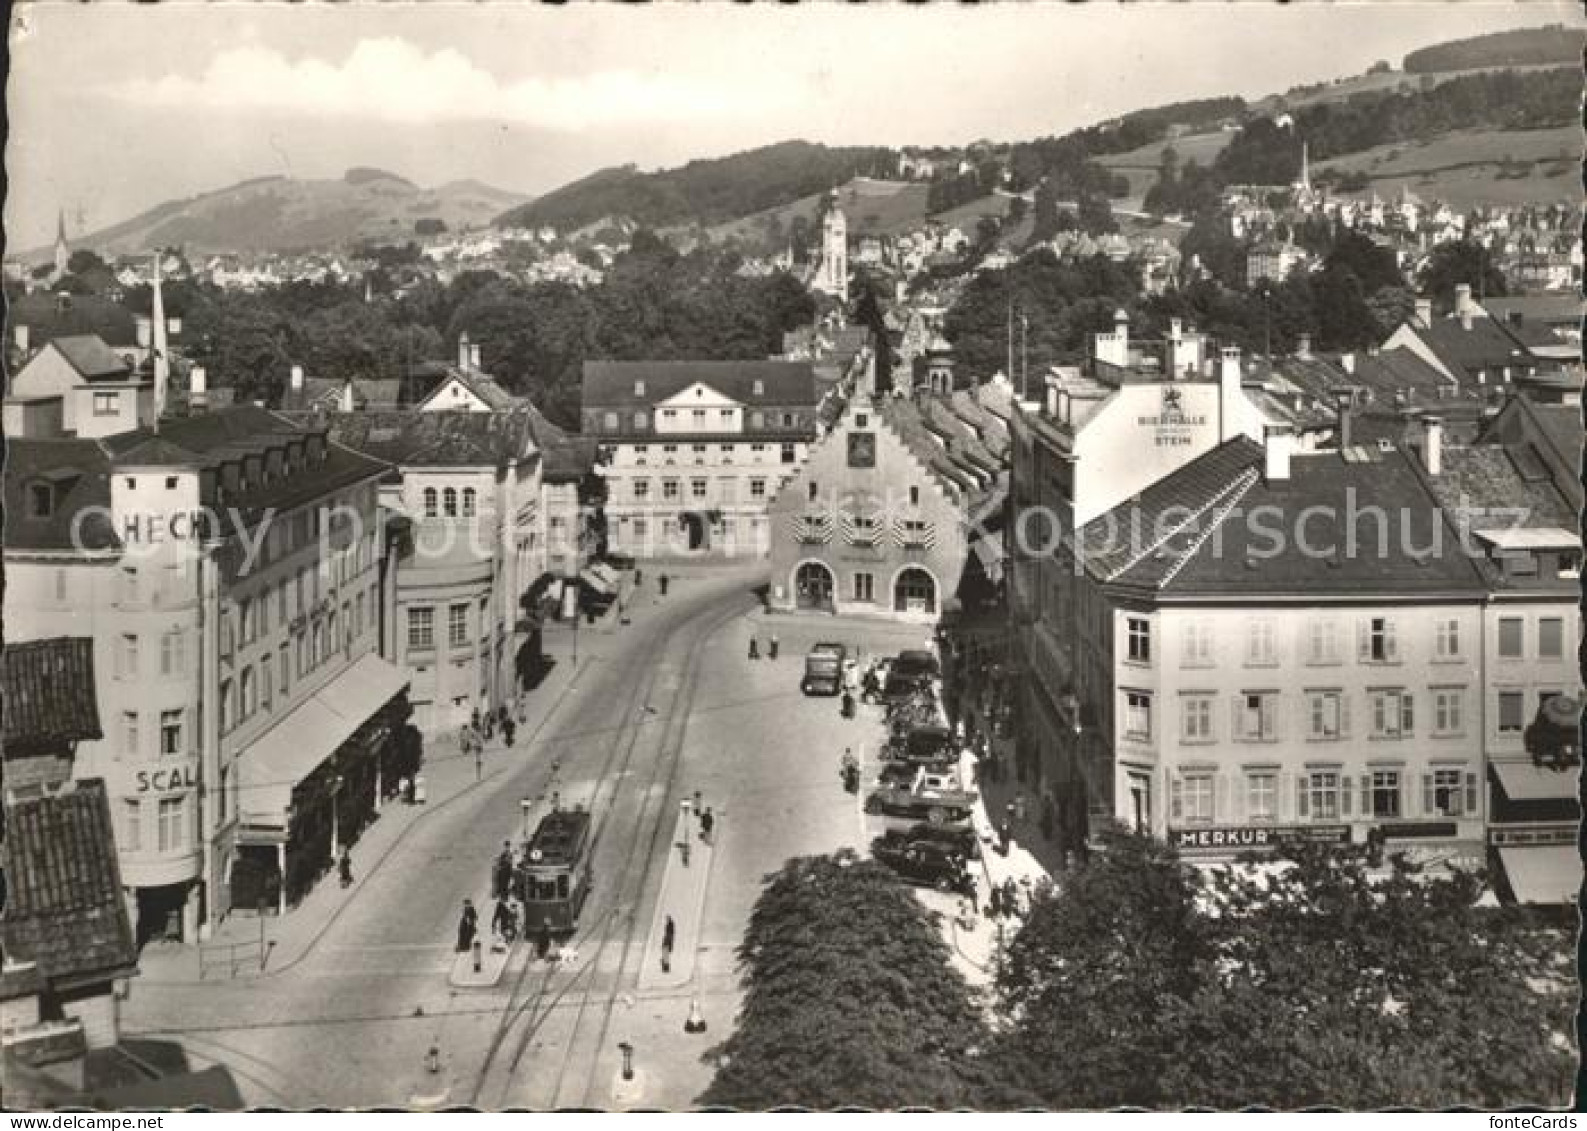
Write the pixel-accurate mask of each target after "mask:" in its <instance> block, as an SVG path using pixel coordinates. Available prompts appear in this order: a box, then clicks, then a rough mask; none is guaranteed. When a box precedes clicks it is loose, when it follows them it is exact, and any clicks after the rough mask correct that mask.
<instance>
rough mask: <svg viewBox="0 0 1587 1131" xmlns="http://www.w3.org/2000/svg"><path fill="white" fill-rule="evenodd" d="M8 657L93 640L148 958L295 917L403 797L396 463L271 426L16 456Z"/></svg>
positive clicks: (191, 422) (222, 424) (64, 445)
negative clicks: (351, 845)
mask: <svg viewBox="0 0 1587 1131" xmlns="http://www.w3.org/2000/svg"><path fill="white" fill-rule="evenodd" d="M7 455H8V460H9V466H8V468H7V475H6V478H5V567H6V577H7V582H8V584H7V587H6V593H5V620H6V635H7V637H8V642H10V641H18V640H21V641H27V640H39V639H44V638H47V637H56V636H60V635H62V634H63V633H65V634H68V635H74V636H81V637H91V638H92V640H93V660H94V671H95V675H96V678H95V687H96V689H97V699H98V714H99V718H100V720H101V723H102V727H103V732H104V737H103V738H101V739H98V740H93V739H86V738H85V739H84V740H82V741H80V742H79V745H78V747H77V750H76V757H75V764H74V766H73V773H74V775H75V776H77V777H79V778H84V777H95V778H102V779H103V780H104V782H105V788H106V790H107V792H108V794H109V797H110V802H111V809H112V813H113V815H114V821H115V825H116V830H117V836H116V843H117V845H118V849H119V857H120V861H119V867H120V874H121V880H122V882H123V883H124V884H125V886H126V889H127V893H128V898H129V900H130V901H131V905H132V906H133V907H134V908H135V915H134V919H135V924H136V930H137V935H138V937H139V938H140V939H147V938H150V937H154V936H157V935H173V936H176V937H180V938H184V939H194V938H197V937H199V935H200V933H201V930H202V929H203V928H204V927H205V926H207V925H208V924H210V923H213V922H214V921H215V920H216V919H218V918H219V917H220V916H222V915H224V914H226V913H227V912H228V911H229V910H230V909H231V908H232V907H234V906H242V907H248V908H257V906H258V904H259V903H260V902H261V901H264V902H267V903H268V904H270V905H271V906H279V905H284V903H285V902H287V901H290V900H296V899H297V898H299V897H300V896H301V895H302V894H303V892H304V891H306V890H307V888H308V886H309V885H310V884H311V883H312V882H313V881H314V879H315V878H316V877H317V876H318V875H319V874H320V873H322V872H323V871H324V870H325V869H326V868H328V867H329V863H330V860H331V851H330V849H331V841H332V833H333V822H332V820H331V817H330V810H331V806H332V804H336V805H337V807H338V811H339V813H340V816H341V821H340V823H339V826H338V828H337V836H338V837H340V838H341V840H342V842H350V841H351V840H352V839H353V838H356V836H357V835H358V833H359V831H360V830H361V829H362V828H363V826H364V824H365V823H367V821H368V820H369V819H370V817H371V816H372V814H373V811H374V808H375V807H376V806H377V805H378V804H379V801H380V798H381V796H382V793H383V791H384V792H390V790H391V789H392V788H393V787H394V784H395V781H396V778H397V776H398V775H397V773H396V772H395V771H396V770H397V768H398V767H397V757H396V755H397V752H396V744H395V741H394V730H395V728H396V727H397V726H398V725H400V723H401V722H402V718H403V717H404V715H405V711H406V705H405V701H404V700H403V692H404V689H405V687H406V683H407V680H406V677H404V676H403V675H402V674H401V673H400V672H399V671H398V670H397V669H396V668H394V667H393V666H392V665H391V664H389V663H387V662H386V661H385V660H384V659H382V657H381V654H380V648H381V637H382V628H383V626H384V625H385V620H384V618H383V616H382V610H383V609H385V608H387V607H389V603H390V598H389V594H388V593H387V592H386V591H385V590H384V588H383V587H385V586H388V585H389V584H390V579H391V574H390V571H388V570H386V569H385V568H384V562H385V559H386V538H385V531H384V529H383V525H382V518H381V514H380V511H379V509H378V506H377V500H376V489H377V482H378V480H379V479H380V478H381V476H382V475H383V474H384V473H385V471H386V465H384V464H381V463H378V462H376V461H374V460H372V459H369V458H368V457H365V456H362V455H359V454H358V453H356V452H353V451H350V450H348V449H347V448H345V447H342V446H340V445H337V444H335V443H332V442H330V441H329V440H328V438H327V436H326V430H325V428H324V426H323V425H315V426H311V427H299V426H297V425H295V424H293V423H292V422H290V421H288V420H286V419H284V418H282V417H281V416H279V415H277V414H275V413H272V412H269V411H267V410H265V409H262V408H258V407H255V406H251V405H243V406H236V407H233V408H229V409H226V410H224V411H218V412H212V413H208V414H204V415H198V416H190V417H185V418H181V419H170V418H168V419H166V420H163V421H161V423H160V429H159V431H158V432H156V431H154V430H152V429H138V430H135V431H130V432H123V433H119V434H117V435H114V436H104V437H99V438H97V439H91V440H88V439H73V438H57V439H29V438H23V439H15V440H12V442H11V443H10V445H9V450H8V453H7Z"/></svg>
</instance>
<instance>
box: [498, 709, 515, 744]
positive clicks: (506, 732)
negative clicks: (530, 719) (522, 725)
mask: <svg viewBox="0 0 1587 1131" xmlns="http://www.w3.org/2000/svg"><path fill="white" fill-rule="evenodd" d="M517 733H518V724H517V723H515V722H513V721H512V716H511V715H508V716H507V718H506V719H504V720H503V721H502V724H501V737H502V741H503V742H505V743H506V744H507V748H508V749H509V750H510V749H511V748H512V740H513V736H514V735H515V734H517Z"/></svg>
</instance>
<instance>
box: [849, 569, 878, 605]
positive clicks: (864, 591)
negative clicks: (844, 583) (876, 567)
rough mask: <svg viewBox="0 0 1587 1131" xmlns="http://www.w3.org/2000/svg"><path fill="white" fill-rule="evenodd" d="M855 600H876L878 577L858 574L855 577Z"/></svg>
mask: <svg viewBox="0 0 1587 1131" xmlns="http://www.w3.org/2000/svg"><path fill="white" fill-rule="evenodd" d="M854 599H855V600H856V601H874V600H876V576H875V575H874V574H870V573H856V574H855V575H854Z"/></svg>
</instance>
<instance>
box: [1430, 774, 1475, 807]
mask: <svg viewBox="0 0 1587 1131" xmlns="http://www.w3.org/2000/svg"><path fill="white" fill-rule="evenodd" d="M1422 807H1423V808H1424V809H1426V810H1427V812H1429V813H1433V814H1437V815H1438V816H1441V817H1475V816H1476V815H1477V775H1476V774H1472V773H1466V772H1464V771H1462V770H1458V769H1445V770H1434V771H1433V772H1432V773H1430V774H1426V775H1424V776H1423V778H1422Z"/></svg>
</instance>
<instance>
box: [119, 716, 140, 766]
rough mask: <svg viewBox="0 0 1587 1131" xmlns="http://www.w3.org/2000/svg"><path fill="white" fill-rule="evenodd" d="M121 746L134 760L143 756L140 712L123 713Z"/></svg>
mask: <svg viewBox="0 0 1587 1131" xmlns="http://www.w3.org/2000/svg"><path fill="white" fill-rule="evenodd" d="M121 744H122V747H123V749H124V750H125V751H126V753H127V756H128V757H130V758H133V759H136V758H139V757H141V756H142V753H143V752H142V751H141V750H140V749H139V747H140V746H141V741H140V736H139V734H138V712H136V711H123V712H121Z"/></svg>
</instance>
